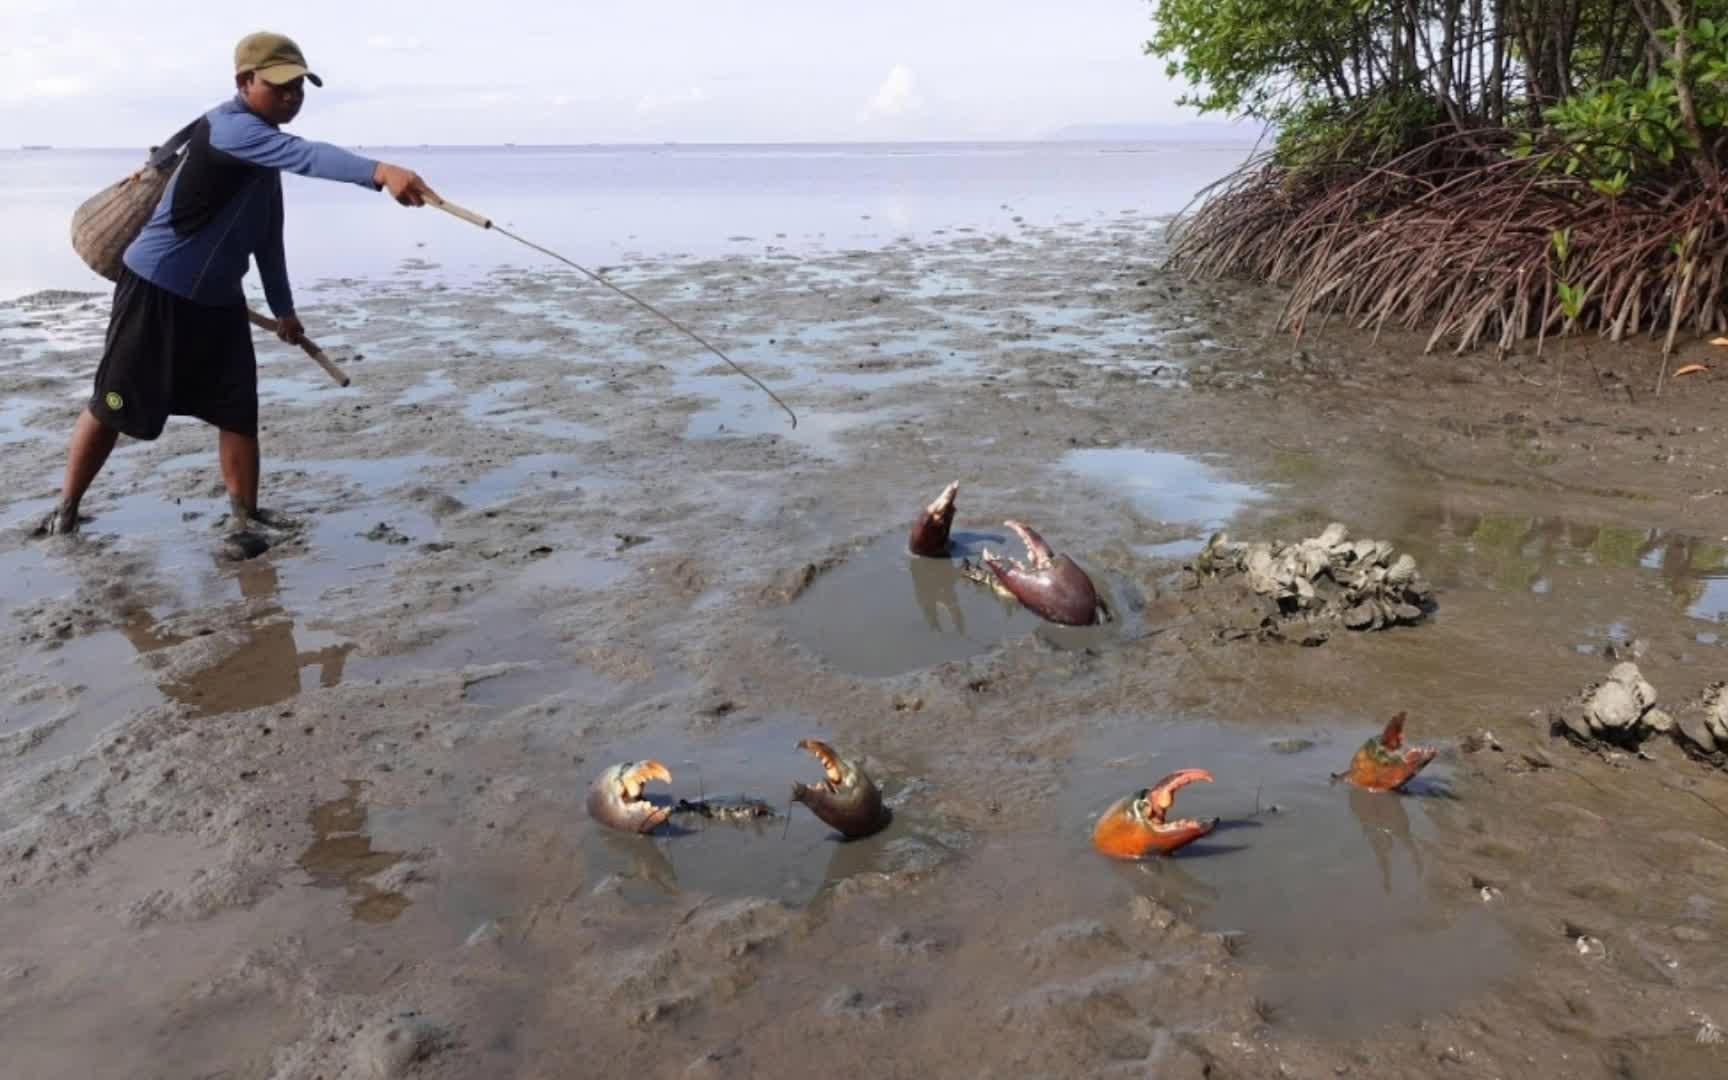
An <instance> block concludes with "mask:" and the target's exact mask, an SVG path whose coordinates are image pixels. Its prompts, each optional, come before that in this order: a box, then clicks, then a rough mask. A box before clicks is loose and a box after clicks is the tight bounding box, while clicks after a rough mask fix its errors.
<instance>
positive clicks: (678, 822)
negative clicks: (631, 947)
mask: <svg viewBox="0 0 1728 1080" xmlns="http://www.w3.org/2000/svg"><path fill="white" fill-rule="evenodd" d="M805 730H807V729H805V728H804V727H803V726H802V725H799V726H794V725H793V724H790V723H778V722H776V723H767V722H758V723H752V724H747V726H745V727H744V728H742V729H741V730H738V731H734V732H731V733H729V734H727V735H723V736H719V737H716V738H703V739H700V740H689V739H688V738H687V737H681V736H679V735H676V734H671V733H667V734H664V735H661V736H659V737H642V738H637V739H633V740H630V741H629V742H626V743H619V744H617V745H615V746H612V747H609V748H607V749H606V750H605V752H604V756H603V758H602V760H641V759H643V758H645V757H647V756H648V755H650V754H655V753H658V754H660V755H662V756H661V758H660V759H659V760H662V761H665V762H666V763H667V764H668V766H669V767H670V771H671V773H672V775H673V777H674V783H673V789H674V790H673V794H672V795H670V796H660V797H659V798H660V799H661V800H662V801H663V805H666V806H668V807H672V806H676V805H677V803H678V802H679V801H680V800H681V799H682V800H684V801H685V802H686V803H688V804H695V803H701V804H703V805H708V806H761V805H766V806H768V807H770V808H771V811H772V815H773V816H766V815H764V814H761V813H756V812H753V813H747V814H722V815H720V816H718V817H704V816H702V815H700V814H691V813H683V814H674V815H673V817H672V820H671V821H670V822H669V823H668V825H666V826H663V827H662V828H661V829H659V830H657V831H656V832H654V833H652V834H648V835H635V834H630V833H624V832H619V831H617V830H614V829H609V828H605V827H603V826H600V825H598V824H597V823H590V825H591V827H590V828H589V829H588V831H587V835H586V836H585V838H584V841H583V851H584V858H585V863H586V876H587V878H588V879H589V880H590V881H596V882H599V884H598V885H596V886H595V888H596V889H597V890H598V891H603V892H612V893H616V894H617V895H620V896H623V897H624V898H625V899H627V900H630V901H633V902H639V903H654V902H659V901H663V900H666V899H669V898H672V897H676V896H679V895H681V894H684V893H695V894H707V895H716V896H730V897H744V896H751V897H768V898H770V899H775V900H780V901H783V902H785V903H789V904H793V905H799V906H801V905H804V904H809V903H812V902H815V901H817V900H818V899H819V898H820V897H821V896H822V895H823V894H824V893H826V892H827V891H829V890H831V889H833V888H834V887H836V886H838V885H839V884H841V883H843V882H846V881H848V880H854V879H869V880H870V881H872V882H890V883H891V882H892V881H893V880H895V879H897V878H901V877H908V876H911V875H915V874H921V873H923V872H926V871H928V870H930V869H933V868H935V867H936V866H939V865H941V864H943V863H945V862H947V861H948V860H949V859H951V858H952V857H953V849H952V845H951V843H949V842H947V841H948V840H950V839H951V838H944V837H942V836H940V835H938V834H937V833H935V832H933V831H932V830H931V829H929V828H928V827H927V826H925V825H923V824H921V823H919V822H917V821H916V820H915V815H913V816H908V815H907V814H906V813H905V812H903V811H900V812H896V813H894V814H893V815H892V817H891V818H890V819H889V821H888V824H887V827H886V828H883V829H882V830H881V831H880V832H877V833H875V834H873V835H871V836H867V837H864V838H861V839H857V840H847V839H844V838H843V837H842V836H841V835H840V834H839V833H838V832H836V831H835V830H834V829H833V828H832V827H830V826H829V825H827V824H825V823H823V822H822V821H820V820H818V819H817V818H816V817H815V816H814V815H813V814H811V813H809V812H808V811H807V810H805V809H804V808H803V807H801V806H797V805H794V804H793V803H792V802H791V801H790V799H789V798H788V795H789V793H790V790H791V786H792V783H793V781H795V780H802V781H806V782H814V781H815V780H817V779H818V778H819V777H820V776H821V775H822V773H821V770H820V768H819V767H817V768H812V762H811V759H810V757H809V756H808V755H807V754H806V753H805V752H804V751H803V750H800V749H799V748H798V746H797V745H796V744H797V743H798V741H799V739H800V737H801V736H802V735H803V733H804V731H805ZM677 741H682V742H683V743H684V745H683V746H682V747H679V748H678V752H677V754H676V755H672V754H668V753H667V749H666V748H667V747H668V745H670V744H673V743H674V742H677ZM879 771H880V770H876V769H874V768H873V769H872V772H873V773H875V772H879ZM877 781H878V782H879V783H880V784H881V786H882V791H883V795H884V798H885V800H886V801H887V802H888V803H890V804H894V803H896V802H898V801H901V799H902V798H903V796H904V795H905V793H906V784H905V783H904V782H903V781H902V780H901V779H900V778H898V777H896V776H881V775H878V776H877ZM716 792H723V793H732V792H740V793H746V794H722V795H716V794H715V793H716ZM782 800H784V801H782Z"/></svg>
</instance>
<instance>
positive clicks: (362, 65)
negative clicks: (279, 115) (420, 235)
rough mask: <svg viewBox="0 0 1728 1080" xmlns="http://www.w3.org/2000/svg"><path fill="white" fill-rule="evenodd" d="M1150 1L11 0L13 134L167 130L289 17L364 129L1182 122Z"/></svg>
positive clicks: (336, 118)
mask: <svg viewBox="0 0 1728 1080" xmlns="http://www.w3.org/2000/svg"><path fill="white" fill-rule="evenodd" d="M1151 11H1152V5H1151V4H1150V3H1149V2H1148V0H1060V2H1052V0H988V2H985V0H871V2H869V3H835V2H832V0H724V2H715V0H705V2H694V0H651V2H632V0H607V2H604V3H595V2H590V0H573V2H564V3H559V2H556V0H537V2H523V0H462V2H458V0H415V2H413V3H405V2H401V0H298V2H297V3H293V4H285V5H282V6H280V7H276V6H273V5H250V4H244V3H237V2H235V0H223V2H214V0H153V2H150V3H141V2H139V0H72V2H68V0H0V148H10V147H16V146H18V145H20V144H24V145H29V144H45V145H52V146H56V147H78V146H102V147H131V146H147V145H151V144H154V143H157V142H160V141H161V140H163V139H165V138H166V137H167V136H168V135H169V134H171V133H172V132H173V131H175V130H176V129H177V128H179V127H180V126H181V125H182V124H184V123H185V122H186V121H187V120H189V119H191V118H192V117H193V116H195V115H197V114H198V113H199V112H202V111H203V110H204V109H206V108H208V107H210V106H211V105H214V104H216V103H217V102H219V101H221V100H222V99H223V98H225V97H226V96H228V94H229V93H231V92H232V71H233V68H232V62H233V49H234V44H235V42H236V41H238V40H239V39H240V38H241V37H242V36H244V35H245V34H247V33H249V32H251V31H254V30H265V29H268V30H275V31H278V32H281V33H285V34H288V35H289V36H291V37H293V38H294V39H295V40H296V41H298V42H299V44H300V45H301V47H302V48H303V49H304V50H305V52H306V56H307V59H308V60H309V62H310V64H311V66H312V70H313V71H315V72H317V73H318V74H319V75H321V76H323V78H324V80H325V86H324V88H323V89H322V90H319V89H316V88H308V101H307V104H306V108H305V110H304V111H303V112H302V113H301V115H300V117H299V119H297V120H296V121H295V123H294V125H293V126H292V127H291V128H290V130H292V131H294V132H296V133H297V134H301V135H305V136H307V137H312V138H318V139H323V140H327V141H331V142H337V143H341V144H344V145H396V146H404V145H406V146H412V145H419V144H422V143H431V144H438V145H451V144H463V145H473V144H497V143H506V142H514V143H521V144H535V143H539V144H546V143H564V144H570V143H619V142H623V143H638V142H648V143H656V142H668V141H676V142H851V141H877V140H883V141H889V140H926V139H955V140H970V139H1032V138H1041V137H1044V136H1046V135H1048V134H1050V133H1051V132H1053V131H1054V130H1056V129H1059V128H1062V127H1064V126H1067V125H1074V124H1146V123H1183V122H1187V121H1192V120H1194V119H1196V117H1195V116H1194V114H1193V113H1192V112H1190V111H1189V110H1186V109H1182V108H1179V107H1178V106H1177V105H1176V104H1175V101H1176V98H1177V97H1178V95H1179V94H1180V93H1181V90H1182V87H1181V86H1180V85H1178V84H1176V83H1173V82H1172V81H1171V80H1169V79H1168V78H1166V77H1165V75H1164V64H1163V62H1162V61H1161V60H1158V59H1156V58H1153V57H1149V56H1146V55H1144V54H1143V52H1142V45H1143V43H1144V42H1145V40H1146V39H1147V38H1148V37H1149V36H1151V34H1152V32H1153V24H1152V21H1151Z"/></svg>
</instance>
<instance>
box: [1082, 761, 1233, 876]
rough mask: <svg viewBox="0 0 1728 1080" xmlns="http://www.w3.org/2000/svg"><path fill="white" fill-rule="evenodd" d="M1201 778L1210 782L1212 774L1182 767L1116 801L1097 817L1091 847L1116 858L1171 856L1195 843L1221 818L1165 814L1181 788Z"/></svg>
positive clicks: (1199, 780)
mask: <svg viewBox="0 0 1728 1080" xmlns="http://www.w3.org/2000/svg"><path fill="white" fill-rule="evenodd" d="M1201 781H1204V782H1206V783H1208V784H1210V783H1211V782H1212V774H1211V773H1209V772H1207V771H1206V770H1205V769H1182V770H1180V771H1179V772H1173V773H1171V774H1170V775H1169V776H1166V777H1165V778H1164V779H1162V780H1160V781H1158V783H1157V784H1156V785H1154V786H1153V787H1149V788H1141V789H1140V790H1139V791H1137V792H1135V793H1134V794H1133V795H1130V796H1128V797H1126V798H1122V799H1118V800H1116V801H1115V802H1114V803H1111V804H1110V808H1109V809H1108V810H1106V811H1104V813H1103V814H1102V815H1101V816H1100V817H1099V818H1098V824H1097V826H1096V827H1095V828H1094V829H1093V830H1092V846H1093V847H1095V848H1097V849H1098V850H1099V851H1101V852H1103V853H1104V854H1106V855H1110V856H1112V857H1114V858H1118V859H1143V858H1145V857H1146V856H1148V855H1169V854H1171V853H1172V852H1174V851H1175V850H1176V849H1177V848H1181V847H1185V846H1187V845H1189V844H1192V843H1193V842H1194V841H1196V840H1198V839H1200V838H1201V837H1202V836H1205V835H1206V834H1207V833H1209V832H1211V831H1212V829H1213V828H1214V827H1215V826H1216V825H1217V824H1218V819H1217V818H1207V819H1206V820H1204V821H1197V820H1195V819H1193V818H1178V819H1176V820H1175V821H1169V820H1166V815H1167V814H1169V813H1170V808H1171V807H1173V806H1175V805H1176V792H1177V791H1178V790H1180V789H1182V788H1185V787H1187V786H1188V785H1189V784H1193V783H1199V782H1201Z"/></svg>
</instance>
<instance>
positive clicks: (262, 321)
mask: <svg viewBox="0 0 1728 1080" xmlns="http://www.w3.org/2000/svg"><path fill="white" fill-rule="evenodd" d="M246 317H247V318H249V319H251V320H252V325H253V326H256V327H258V328H259V329H260V330H268V331H269V332H270V333H272V334H274V333H275V332H276V325H277V324H276V320H275V319H272V318H271V317H270V316H268V315H260V314H258V313H257V312H256V311H253V310H252V309H251V308H247V309H246ZM300 347H301V348H302V349H305V350H306V355H307V356H310V357H311V358H312V359H313V361H315V362H316V363H317V365H318V366H319V367H321V368H323V369H324V372H325V374H327V375H329V376H330V377H331V378H332V379H335V380H336V385H337V386H347V385H348V383H349V379H348V373H347V372H345V371H343V370H342V369H341V368H339V367H337V366H336V365H335V363H334V362H333V361H331V359H330V358H329V357H328V356H325V355H324V350H323V349H320V348H319V347H318V346H317V344H316V343H315V342H313V340H312V339H311V338H309V337H304V336H302V337H301V338H300Z"/></svg>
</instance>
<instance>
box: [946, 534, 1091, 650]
mask: <svg viewBox="0 0 1728 1080" xmlns="http://www.w3.org/2000/svg"><path fill="white" fill-rule="evenodd" d="M1002 524H1003V525H1005V526H1007V527H1008V528H1009V529H1011V530H1013V531H1014V534H1015V535H1016V536H1018V537H1020V542H1021V543H1022V544H1024V545H1026V556H1027V561H1026V562H1024V563H1022V562H1020V560H1018V559H1013V558H1009V559H1003V558H1001V557H999V556H998V555H996V554H995V553H994V552H992V551H991V550H990V549H988V548H986V549H984V553H983V555H982V556H981V557H980V558H981V561H982V563H983V566H982V567H979V566H977V565H974V564H973V563H972V562H971V561H969V560H968V561H964V562H962V563H961V564H960V573H961V575H962V576H964V577H965V578H967V579H968V580H970V581H975V582H978V583H979V584H981V585H988V586H990V587H991V588H993V589H995V590H996V591H998V592H1000V593H1003V594H1005V595H1007V596H1010V597H1012V598H1013V599H1015V600H1018V601H1019V602H1020V603H1021V605H1022V606H1024V607H1025V608H1026V609H1027V610H1029V611H1031V612H1032V613H1034V614H1036V615H1038V616H1039V617H1040V618H1043V619H1047V620H1049V621H1050V622H1053V623H1060V624H1061V625H1063V626H1092V625H1094V624H1096V623H1100V622H1108V621H1109V619H1110V609H1109V607H1108V606H1107V605H1106V604H1105V603H1104V600H1103V598H1102V597H1100V596H1099V595H1098V590H1097V589H1096V588H1094V587H1093V585H1092V579H1091V578H1090V577H1088V576H1087V575H1086V571H1084V570H1082V569H1080V566H1079V564H1077V563H1076V562H1075V561H1074V560H1073V559H1070V558H1069V557H1068V556H1066V555H1058V554H1056V553H1055V552H1054V551H1052V550H1051V548H1050V545H1049V544H1047V543H1045V542H1044V538H1043V537H1042V536H1039V535H1038V534H1037V533H1036V532H1033V531H1032V529H1031V528H1030V527H1029V526H1026V525H1023V524H1021V523H1020V522H1018V521H1005V522H1003V523H1002Z"/></svg>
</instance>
